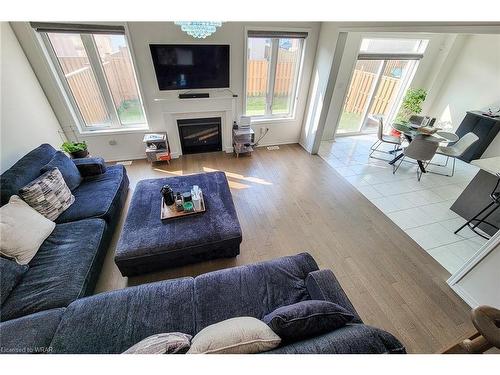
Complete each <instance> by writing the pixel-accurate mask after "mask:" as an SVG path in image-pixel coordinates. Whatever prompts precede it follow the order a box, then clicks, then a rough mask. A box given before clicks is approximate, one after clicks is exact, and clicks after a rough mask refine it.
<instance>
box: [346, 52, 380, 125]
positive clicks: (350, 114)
mask: <svg viewBox="0 0 500 375" xmlns="http://www.w3.org/2000/svg"><path fill="white" fill-rule="evenodd" d="M383 62H384V61H383V60H358V61H357V62H356V67H355V68H354V72H353V73H352V77H351V83H350V85H349V90H348V91H347V96H346V99H345V101H344V108H343V110H342V117H341V118H340V121H339V126H338V128H337V133H339V134H341V133H355V132H359V131H360V129H361V122H362V121H363V115H364V113H365V112H366V109H367V107H368V105H369V104H370V100H371V95H372V92H373V90H374V89H375V85H376V84H377V73H378V71H379V70H380V69H381V67H382V64H383Z"/></svg>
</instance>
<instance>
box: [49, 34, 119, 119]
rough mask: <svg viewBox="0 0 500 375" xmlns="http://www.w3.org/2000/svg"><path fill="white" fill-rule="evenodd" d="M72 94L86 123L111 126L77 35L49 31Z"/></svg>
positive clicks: (92, 72)
mask: <svg viewBox="0 0 500 375" xmlns="http://www.w3.org/2000/svg"><path fill="white" fill-rule="evenodd" d="M47 36H48V37H49V40H50V43H51V45H52V47H53V49H54V52H55V55H56V57H57V60H58V62H59V65H60V66H61V69H62V71H63V73H64V78H65V79H66V82H67V83H68V86H69V88H70V90H71V94H72V95H73V98H74V100H75V102H76V104H77V106H78V109H79V111H80V113H81V115H82V117H83V120H84V121H85V124H86V125H87V126H110V125H111V116H110V115H109V113H108V110H107V108H106V105H105V104H104V99H103V97H102V95H101V92H100V90H99V86H98V85H97V81H96V78H95V75H94V71H93V70H92V67H91V66H90V63H89V59H88V57H87V52H86V51H85V48H84V46H83V43H82V39H81V37H80V35H78V34H60V33H48V34H47Z"/></svg>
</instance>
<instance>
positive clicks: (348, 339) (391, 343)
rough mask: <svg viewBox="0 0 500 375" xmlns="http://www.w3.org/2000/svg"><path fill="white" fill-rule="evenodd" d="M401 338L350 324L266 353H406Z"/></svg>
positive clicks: (363, 325) (365, 326) (364, 326)
mask: <svg viewBox="0 0 500 375" xmlns="http://www.w3.org/2000/svg"><path fill="white" fill-rule="evenodd" d="M404 353H406V350H405V347H404V346H403V344H401V343H400V342H399V341H398V339H396V338H395V337H394V336H393V335H391V334H390V333H388V332H385V331H383V330H381V329H378V328H374V327H370V326H367V325H365V324H348V325H346V326H344V327H342V328H339V329H337V330H335V331H331V332H328V333H325V334H323V335H320V336H315V337H311V338H309V339H306V340H302V341H297V342H294V343H291V344H288V345H283V346H281V347H279V348H276V349H274V350H271V351H269V352H266V354H404Z"/></svg>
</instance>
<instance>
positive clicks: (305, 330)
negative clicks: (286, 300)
mask: <svg viewBox="0 0 500 375" xmlns="http://www.w3.org/2000/svg"><path fill="white" fill-rule="evenodd" d="M353 318H354V315H352V314H351V313H350V312H349V311H347V310H346V309H344V308H343V307H342V306H339V305H337V304H336V303H333V302H327V301H320V300H309V301H302V302H297V303H294V304H292V305H288V306H282V307H278V308H277V309H276V310H274V311H273V312H271V313H269V314H267V315H266V316H265V317H264V318H263V319H262V320H263V321H264V323H266V324H267V325H269V327H271V329H272V330H273V331H274V332H275V333H276V334H277V335H278V336H279V337H281V338H282V339H283V340H287V341H295V340H301V339H304V338H307V337H311V336H316V335H320V334H323V333H326V332H330V331H333V330H335V329H338V328H340V327H343V326H345V325H346V324H347V323H349V322H350V321H351V320H352V319H353Z"/></svg>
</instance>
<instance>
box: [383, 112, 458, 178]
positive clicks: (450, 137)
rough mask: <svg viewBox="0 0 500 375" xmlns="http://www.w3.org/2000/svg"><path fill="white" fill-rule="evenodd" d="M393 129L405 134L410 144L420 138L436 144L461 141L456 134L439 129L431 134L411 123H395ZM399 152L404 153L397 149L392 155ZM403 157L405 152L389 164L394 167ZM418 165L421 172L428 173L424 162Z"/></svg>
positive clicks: (418, 162)
mask: <svg viewBox="0 0 500 375" xmlns="http://www.w3.org/2000/svg"><path fill="white" fill-rule="evenodd" d="M391 127H392V128H393V129H394V130H396V131H398V132H399V133H401V134H403V136H404V137H405V138H406V140H407V141H408V143H410V142H411V141H413V140H414V139H415V138H419V139H421V140H423V141H426V142H435V143H450V142H456V141H458V139H459V137H458V136H457V135H456V134H454V133H450V132H445V131H440V130H439V129H437V130H436V132H434V133H432V134H429V133H428V132H426V131H424V130H423V127H421V126H418V125H414V124H410V123H406V124H405V123H397V122H395V123H393V124H391ZM426 129H428V128H426ZM397 151H402V149H401V148H399V149H396V150H394V151H392V152H391V153H393V152H397ZM402 157H404V153H403V152H401V153H399V154H397V155H396V156H395V157H394V158H393V159H392V160H391V161H389V164H390V165H393V164H394V163H396V162H397V161H398V160H400V159H401V158H402ZM417 164H418V166H419V168H420V170H421V171H422V173H426V170H425V165H424V162H423V161H422V160H417Z"/></svg>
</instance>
